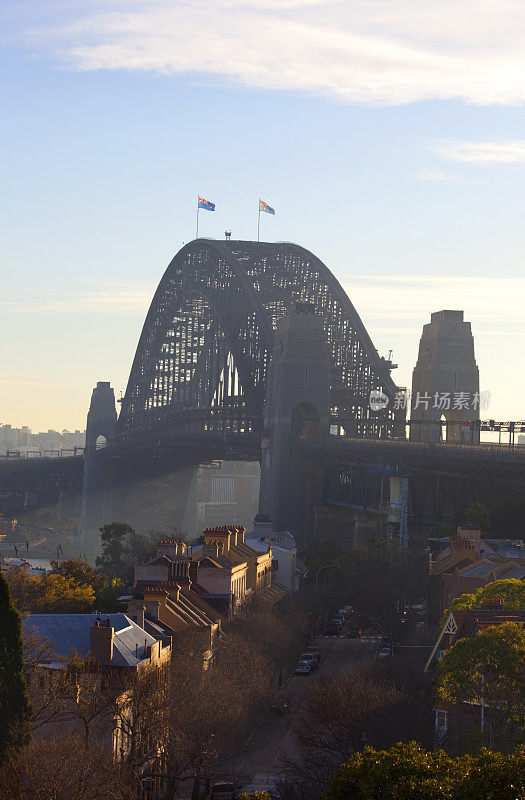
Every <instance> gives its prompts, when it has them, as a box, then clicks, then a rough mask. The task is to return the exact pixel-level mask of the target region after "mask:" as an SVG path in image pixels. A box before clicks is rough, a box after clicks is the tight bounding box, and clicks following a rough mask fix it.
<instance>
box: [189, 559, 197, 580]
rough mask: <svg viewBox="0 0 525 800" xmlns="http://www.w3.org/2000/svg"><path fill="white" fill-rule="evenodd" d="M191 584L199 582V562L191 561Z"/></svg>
mask: <svg viewBox="0 0 525 800" xmlns="http://www.w3.org/2000/svg"><path fill="white" fill-rule="evenodd" d="M189 577H190V584H192V583H198V582H199V562H198V561H190V570H189Z"/></svg>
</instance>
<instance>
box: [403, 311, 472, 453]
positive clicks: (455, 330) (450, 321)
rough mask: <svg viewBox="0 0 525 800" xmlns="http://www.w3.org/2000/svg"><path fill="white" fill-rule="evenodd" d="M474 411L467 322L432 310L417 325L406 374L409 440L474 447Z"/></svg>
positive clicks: (460, 315)
mask: <svg viewBox="0 0 525 800" xmlns="http://www.w3.org/2000/svg"><path fill="white" fill-rule="evenodd" d="M479 407H480V395H479V371H478V367H477V364H476V358H475V355H474V338H473V336H472V331H471V328H470V322H465V321H464V319H463V311H436V312H434V313H433V314H432V315H431V318H430V323H427V324H426V325H424V326H423V334H422V336H421V341H420V343H419V355H418V359H417V364H416V366H415V369H414V372H413V376H412V400H411V415H410V418H411V422H412V424H411V426H410V438H411V439H412V440H415V441H421V442H439V441H440V440H441V439H446V441H448V442H463V443H477V442H479V427H478V426H476V424H475V423H476V422H477V421H479V419H480V416H479ZM441 422H444V423H445V425H442V424H441ZM471 423H474V424H471Z"/></svg>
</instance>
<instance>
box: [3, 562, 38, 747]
mask: <svg viewBox="0 0 525 800" xmlns="http://www.w3.org/2000/svg"><path fill="white" fill-rule="evenodd" d="M0 719H1V724H0V761H1V760H3V759H4V758H5V755H6V753H7V751H8V750H9V749H10V748H14V749H18V748H20V747H22V746H23V745H25V744H27V742H28V741H29V724H30V719H31V706H30V704H29V697H28V694H27V687H26V682H25V678H24V649H23V645H22V625H21V622H20V614H19V613H18V611H17V610H16V608H15V606H14V605H13V601H12V600H11V595H10V592H9V585H8V583H7V581H6V579H5V578H4V576H3V574H2V573H1V572H0Z"/></svg>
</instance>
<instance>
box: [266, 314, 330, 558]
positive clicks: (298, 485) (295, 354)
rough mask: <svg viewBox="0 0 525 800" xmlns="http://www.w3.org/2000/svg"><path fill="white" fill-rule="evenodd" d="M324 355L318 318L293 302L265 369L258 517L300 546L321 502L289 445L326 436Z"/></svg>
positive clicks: (318, 483) (315, 481) (318, 487)
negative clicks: (315, 506)
mask: <svg viewBox="0 0 525 800" xmlns="http://www.w3.org/2000/svg"><path fill="white" fill-rule="evenodd" d="M330 376H331V366H330V356H329V352H328V348H327V344H326V335H325V332H324V329H323V322H322V319H321V318H320V316H318V315H317V314H316V313H315V307H314V306H313V305H312V304H310V303H295V305H294V306H293V308H292V310H291V311H289V312H288V313H287V314H286V315H285V316H284V317H282V318H281V319H280V320H279V322H278V324H277V329H276V331H275V338H274V348H273V355H272V358H271V361H270V365H269V369H268V380H267V388H266V398H265V408H264V427H263V439H262V460H261V489H260V495H259V513H260V514H265V515H267V516H268V517H269V518H270V519H271V520H272V522H273V529H274V530H275V531H283V530H288V531H290V532H291V533H292V534H293V535H294V536H295V537H296V538H297V540H298V543H299V544H300V545H302V544H306V539H307V531H308V525H309V523H310V522H311V517H312V511H311V510H312V509H313V506H314V504H315V503H316V502H320V501H321V500H322V488H323V475H322V470H319V472H318V473H317V472H316V470H315V468H312V465H311V464H309V465H308V469H305V468H304V467H305V465H304V464H303V463H302V462H301V459H300V458H299V457H298V456H297V455H294V452H293V445H294V443H296V442H300V441H301V440H303V441H304V440H305V439H306V438H308V437H312V436H322V435H324V434H328V432H329V414H330Z"/></svg>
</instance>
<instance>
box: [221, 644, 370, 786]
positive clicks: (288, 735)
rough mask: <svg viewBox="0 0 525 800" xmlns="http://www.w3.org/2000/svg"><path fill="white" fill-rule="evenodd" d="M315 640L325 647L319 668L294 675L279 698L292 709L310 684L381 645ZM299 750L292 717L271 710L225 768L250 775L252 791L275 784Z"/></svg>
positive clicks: (348, 666) (345, 668)
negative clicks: (285, 762) (284, 765)
mask: <svg viewBox="0 0 525 800" xmlns="http://www.w3.org/2000/svg"><path fill="white" fill-rule="evenodd" d="M315 644H317V645H318V646H319V647H320V648H321V650H322V660H321V663H320V666H319V669H318V670H315V671H314V672H312V673H311V674H310V675H294V676H292V678H290V680H289V682H288V683H287V685H286V686H284V687H283V688H282V689H281V690H280V692H279V696H278V699H279V700H282V701H286V702H287V703H288V704H289V705H290V706H291V707H292V709H293V708H294V707H295V708H300V707H301V706H302V705H303V704H304V703H305V701H306V697H307V693H308V690H309V688H311V687H312V685H313V683H314V682H315V681H316V680H317V679H318V678H319V677H326V676H327V675H328V676H331V677H333V678H334V679H337V675H338V673H339V674H340V673H343V672H347V671H348V670H349V669H351V668H352V666H353V665H354V664H355V663H357V662H358V661H360V660H364V659H370V658H372V657H373V655H374V653H375V651H376V648H377V641H376V640H375V639H367V638H361V639H347V638H346V637H345V638H343V637H340V638H320V639H317V640H316V642H315ZM295 754H296V750H295V740H294V735H293V732H292V730H291V720H290V717H289V716H279V715H275V714H271V713H269V714H267V715H266V716H265V717H264V719H263V721H262V722H261V724H260V725H259V727H258V728H256V730H255V731H254V733H253V735H252V737H251V740H250V742H249V745H248V748H247V750H246V752H245V753H244V754H243V755H242V756H240V757H239V758H237V759H235V761H234V762H230V764H228V765H227V766H226V767H225V769H224V772H225V773H226V772H230V773H234V772H235V773H237V774H242V775H243V776H246V778H247V782H246V783H245V789H248V790H249V791H254V790H255V789H259V790H261V789H263V788H264V787H265V786H266V787H268V788H271V787H272V785H273V784H274V783H275V780H276V779H278V777H279V776H280V773H281V768H282V761H283V758H284V757H292V756H294V755H295Z"/></svg>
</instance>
